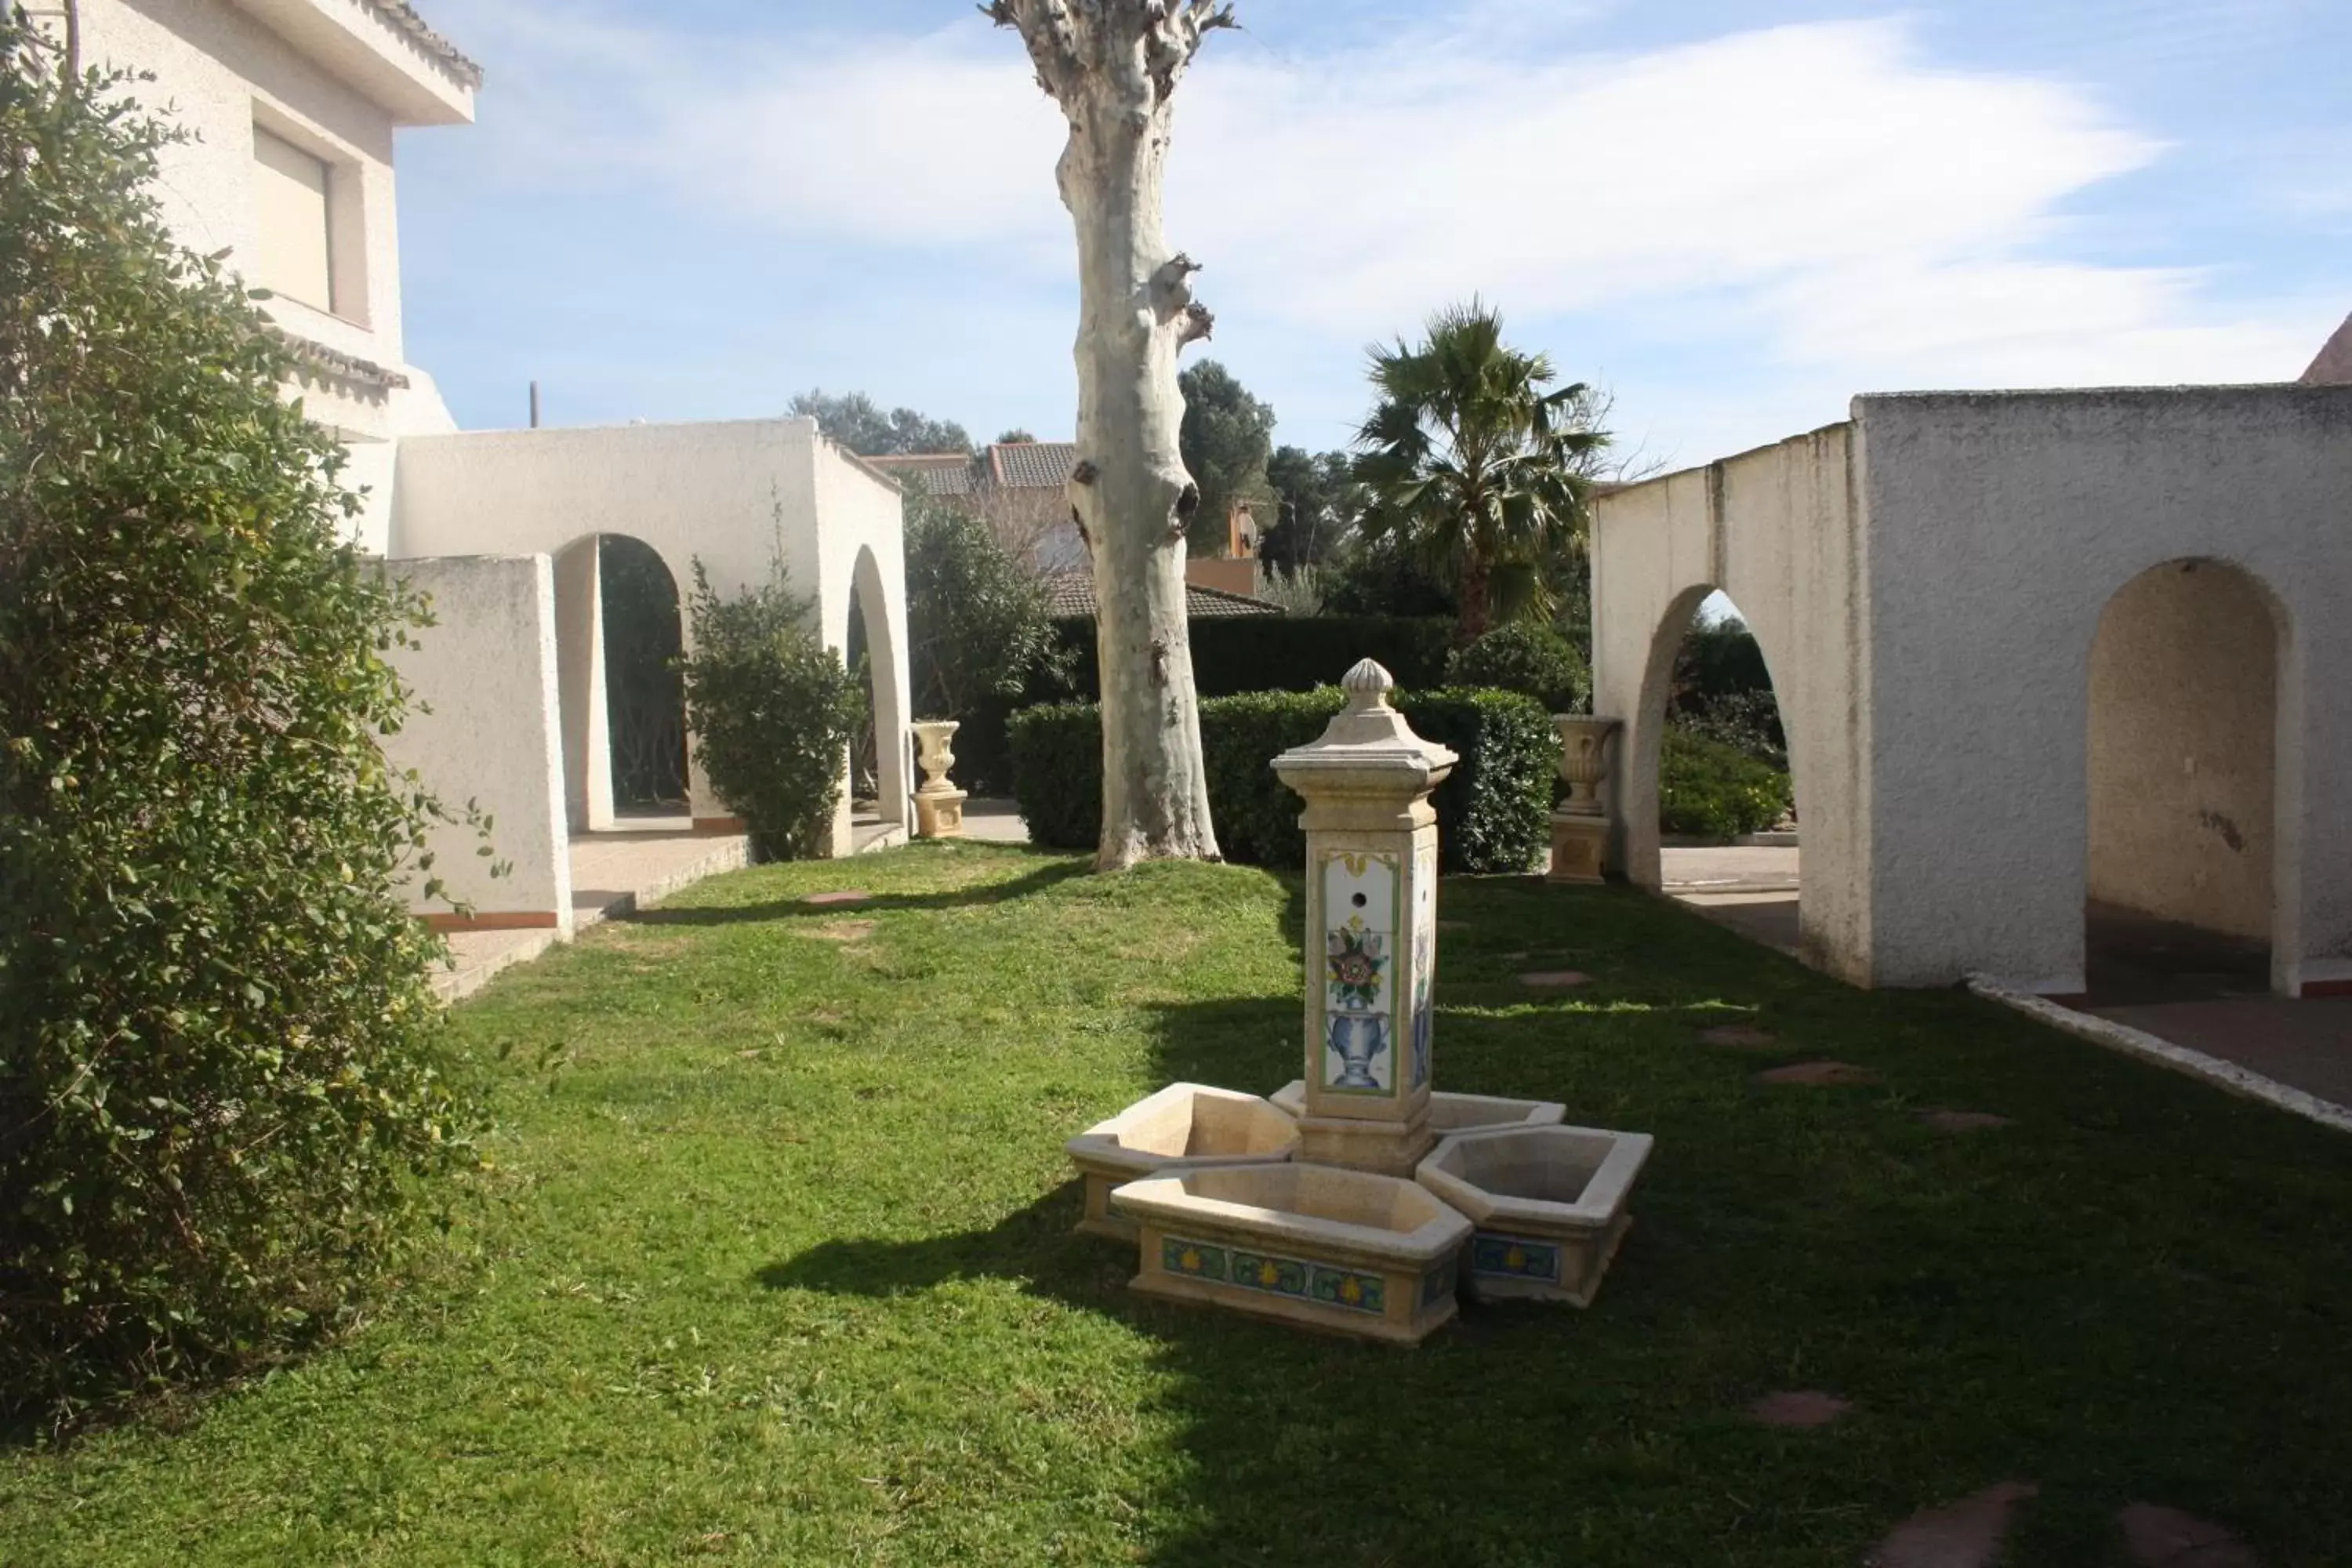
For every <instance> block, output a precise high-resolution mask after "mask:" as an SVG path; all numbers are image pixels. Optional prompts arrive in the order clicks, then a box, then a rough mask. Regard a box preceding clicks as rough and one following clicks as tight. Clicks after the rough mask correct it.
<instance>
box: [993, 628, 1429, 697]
mask: <svg viewBox="0 0 2352 1568" xmlns="http://www.w3.org/2000/svg"><path fill="white" fill-rule="evenodd" d="M1055 636H1056V637H1059V638H1060V641H1061V645H1062V647H1063V648H1064V649H1065V650H1066V651H1065V655H1064V658H1065V663H1064V666H1063V677H1062V679H1060V680H1059V681H1058V682H1057V683H1055V684H1053V685H1051V686H1044V685H1040V684H1037V683H1033V684H1032V685H1031V688H1030V695H1031V697H1032V698H1033V700H1039V701H1055V702H1061V701H1079V702H1092V701H1094V700H1097V698H1099V697H1100V696H1101V694H1102V692H1101V688H1100V686H1099V685H1098V684H1097V674H1098V671H1097V668H1096V664H1095V624H1094V622H1092V621H1090V620H1083V619H1081V620H1067V619H1065V620H1060V621H1056V622H1055ZM1191 638H1192V684H1193V686H1194V687H1195V689H1198V690H1199V692H1200V694H1201V695H1202V697H1231V696H1234V694H1236V693H1238V692H1244V691H1312V690H1314V689H1316V688H1317V687H1319V686H1328V685H1330V684H1332V683H1333V682H1334V681H1337V680H1338V679H1339V678H1340V677H1341V676H1343V675H1345V674H1347V673H1348V671H1349V670H1350V669H1352V668H1355V665H1356V661H1357V660H1358V659H1361V658H1372V659H1378V660H1379V661H1380V662H1381V664H1382V665H1383V666H1385V667H1386V668H1387V669H1388V671H1389V673H1390V674H1391V675H1393V676H1395V677H1396V680H1397V684H1398V685H1399V686H1402V687H1404V688H1405V689H1408V690H1416V689H1424V688H1428V687H1434V686H1440V685H1443V684H1444V681H1445V660H1446V656H1447V655H1448V654H1449V653H1450V652H1451V651H1452V648H1453V642H1454V623H1453V622H1452V621H1451V620H1445V619H1428V618H1423V617H1398V616H1234V617H1231V618H1225V617H1216V618H1211V619H1203V620H1196V621H1194V622H1193V623H1192V629H1191Z"/></svg>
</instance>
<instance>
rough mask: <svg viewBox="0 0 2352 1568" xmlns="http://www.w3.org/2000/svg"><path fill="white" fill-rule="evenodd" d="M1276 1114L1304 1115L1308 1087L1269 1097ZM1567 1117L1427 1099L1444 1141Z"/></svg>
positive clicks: (1494, 1101) (1497, 1103)
mask: <svg viewBox="0 0 2352 1568" xmlns="http://www.w3.org/2000/svg"><path fill="white" fill-rule="evenodd" d="M1267 1098H1269V1099H1270V1100H1272V1101H1273V1102H1274V1108H1275V1109H1276V1110H1286V1111H1288V1112H1289V1113H1290V1114H1291V1115H1293V1116H1303V1115H1305V1114H1306V1112H1307V1084H1306V1082H1305V1080H1303V1079H1292V1080H1291V1081H1290V1082H1288V1083H1286V1084H1285V1085H1283V1086H1282V1087H1281V1088H1280V1089H1276V1090H1275V1091H1274V1093H1273V1094H1272V1095H1270V1096H1268V1097H1267ZM1567 1117H1568V1107H1566V1106H1564V1105H1560V1104H1558V1103H1556V1102H1554V1101H1552V1100H1506V1099H1504V1098H1503V1097H1501V1096H1499V1095H1493V1094H1448V1093H1446V1092H1445V1091H1444V1089H1439V1090H1437V1091H1436V1092H1435V1093H1433V1094H1432V1095H1431V1096H1430V1097H1429V1127H1430V1131H1433V1132H1435V1133H1436V1134H1437V1135H1438V1136H1439V1137H1441V1138H1444V1137H1447V1136H1450V1135H1452V1134H1454V1133H1456V1132H1491V1131H1496V1130H1497V1129H1499V1128H1505V1127H1557V1126H1559V1123H1560V1122H1561V1121H1565V1120H1567Z"/></svg>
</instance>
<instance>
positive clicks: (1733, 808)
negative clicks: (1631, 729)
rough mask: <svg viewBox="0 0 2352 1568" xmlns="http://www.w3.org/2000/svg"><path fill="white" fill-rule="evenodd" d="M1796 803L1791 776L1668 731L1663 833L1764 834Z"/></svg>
mask: <svg viewBox="0 0 2352 1568" xmlns="http://www.w3.org/2000/svg"><path fill="white" fill-rule="evenodd" d="M1789 806H1790V791H1789V775H1788V774H1786V773H1780V772H1777V771H1775V770H1774V769H1772V768H1769V767H1767V766H1766V765H1765V764H1764V763H1759V762H1758V761H1756V759H1754V758H1753V757H1750V756H1748V754H1746V753H1745V752H1741V751H1739V750H1738V749H1737V748H1736V747H1732V746H1727V745H1725V744H1724V743H1723V742H1720V741H1710V740H1708V739H1707V738H1706V737H1705V736H1703V735H1695V734H1692V733H1691V732H1690V731H1687V730H1681V729H1674V728H1669V729H1668V730H1667V731H1666V734H1665V741H1664V747H1663V751H1662V756H1661V760H1660V762H1659V764H1658V826H1659V828H1660V830H1661V831H1663V832H1666V833H1685V834H1692V835H1696V836H1700V837H1708V838H1730V837H1737V836H1738V835H1740V834H1743V833H1761V832H1762V831H1764V830H1765V829H1766V828H1768V827H1769V826H1772V825H1773V824H1774V823H1776V822H1778V821H1780V818H1781V817H1782V816H1784V815H1785V814H1786V813H1787V812H1788V809H1789Z"/></svg>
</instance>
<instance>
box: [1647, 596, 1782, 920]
mask: <svg viewBox="0 0 2352 1568" xmlns="http://www.w3.org/2000/svg"><path fill="white" fill-rule="evenodd" d="M1652 665H1653V672H1654V679H1653V680H1652V681H1651V683H1650V690H1649V692H1648V701H1649V705H1650V711H1649V715H1648V717H1649V727H1650V732H1651V735H1652V737H1654V740H1653V742H1652V743H1653V744H1654V752H1655V755H1654V763H1653V764H1652V765H1654V768H1655V770H1656V771H1655V773H1654V780H1655V800H1656V811H1657V831H1658V844H1659V857H1658V858H1659V866H1658V871H1659V882H1660V886H1661V887H1662V889H1664V891H1665V892H1666V893H1667V894H1668V895H1669V896H1671V897H1673V898H1675V899H1676V900H1680V901H1682V902H1683V903H1685V904H1687V905H1689V906H1690V907H1692V908H1693V909H1696V910H1698V911H1699V912H1700V913H1703V914H1705V915H1706V916H1707V917H1708V918H1709V919H1711V920H1715V921H1718V922H1720V923H1722V924H1725V925H1727V926H1730V927H1732V928H1733V929H1734V930H1737V931H1740V932H1741V933H1742V934H1744V935H1747V936H1749V937H1751V938H1753V939H1755V940H1757V941H1759V942H1765V943H1767V944H1768V945H1769V946H1772V947H1777V948H1780V949H1782V950H1784V951H1786V952H1792V953H1793V952H1798V951H1799V950H1800V947H1801V941H1800V937H1801V918H1800V910H1801V897H1802V887H1803V853H1802V850H1801V848H1800V847H1799V829H1798V823H1797V816H1796V792H1795V789H1794V786H1793V784H1792V782H1791V773H1790V745H1789V736H1788V731H1787V728H1786V726H1785V725H1784V724H1783V722H1782V720H1781V716H1780V700H1779V698H1778V696H1777V694H1776V692H1775V691H1774V689H1773V685H1772V674H1771V670H1770V668H1769V666H1768V665H1767V663H1766V661H1765V657H1764V650H1763V647H1761V645H1759V643H1758V641H1757V639H1756V637H1755V634H1754V633H1753V632H1751V631H1750V630H1749V629H1748V622H1747V619H1746V617H1745V616H1741V614H1740V613H1739V608H1738V605H1735V604H1733V603H1732V601H1731V599H1730V598H1729V596H1728V595H1725V594H1722V593H1720V592H1716V591H1708V590H1700V591H1697V592H1695V593H1693V594H1691V595H1685V597H1684V598H1683V599H1682V600H1680V601H1678V602H1677V603H1676V604H1675V606H1674V607H1673V608H1672V609H1671V610H1670V611H1669V612H1668V614H1667V617H1666V619H1665V622H1664V624H1663V625H1662V626H1660V627H1659V631H1658V646H1657V647H1656V649H1655V651H1654V656H1653V661H1652ZM1644 749H1645V750H1647V749H1648V747H1645V748H1644Z"/></svg>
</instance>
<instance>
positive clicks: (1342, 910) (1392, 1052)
mask: <svg viewBox="0 0 2352 1568" xmlns="http://www.w3.org/2000/svg"><path fill="white" fill-rule="evenodd" d="M1397 882H1398V873H1397V860H1396V858H1395V857H1394V856H1391V855H1369V854H1366V855H1356V854H1339V855H1332V856H1328V857H1327V858H1325V859H1324V862H1323V923H1324V935H1323V953H1324V983H1323V1087H1324V1088H1325V1089H1332V1090H1336V1091H1338V1092H1340V1093H1345V1094H1379V1095H1385V1094H1388V1093H1390V1092H1391V1090H1393V1089H1394V1088H1395V1086H1396V1072H1397V1062H1396V1058H1397V1041H1396V1037H1395V1026H1394V1019H1395V1016H1396V970H1397V958H1398V951H1397V902H1398V887H1397Z"/></svg>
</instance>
